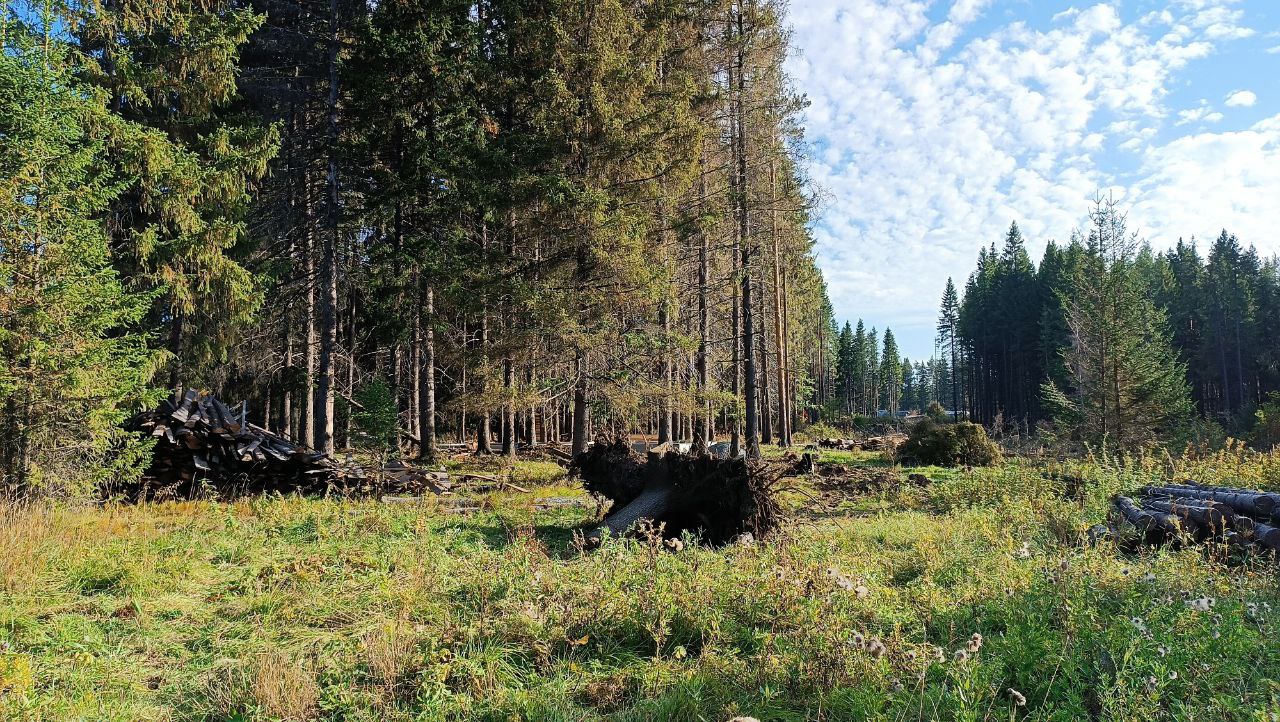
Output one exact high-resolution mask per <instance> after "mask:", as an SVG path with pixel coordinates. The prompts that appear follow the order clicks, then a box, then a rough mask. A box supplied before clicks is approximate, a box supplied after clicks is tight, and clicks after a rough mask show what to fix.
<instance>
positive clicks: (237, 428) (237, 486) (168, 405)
mask: <svg viewBox="0 0 1280 722" xmlns="http://www.w3.org/2000/svg"><path fill="white" fill-rule="evenodd" d="M126 428H128V429H129V430H131V431H136V432H138V433H141V434H146V435H147V436H150V437H152V438H154V439H155V440H156V444H155V448H154V450H153V453H152V458H151V464H150V465H149V466H148V467H147V469H146V470H145V471H144V472H143V474H142V477H141V478H140V479H139V480H138V481H137V482H134V483H131V484H127V485H115V486H113V487H111V488H107V489H104V490H103V491H104V495H105V496H108V497H111V498H117V499H123V500H127V501H150V500H169V499H197V498H218V499H234V498H239V497H242V496H247V495H254V494H263V493H271V492H279V493H282V494H291V493H298V494H303V495H317V494H330V493H338V494H344V495H362V496H363V495H373V494H380V493H398V494H420V493H423V492H432V493H436V494H439V493H443V492H445V491H447V490H448V489H449V476H448V474H446V473H444V472H442V471H432V470H428V469H416V468H413V467H411V466H409V465H408V464H405V463H404V462H401V461H398V460H393V461H390V462H387V464H386V465H385V466H383V467H382V468H377V467H375V468H373V469H366V468H364V467H362V466H360V465H358V464H356V463H355V462H354V461H353V460H351V459H350V458H348V459H347V460H345V461H339V460H337V459H334V458H333V457H331V456H329V455H327V454H323V453H320V452H318V451H315V450H313V449H310V448H307V447H306V446H304V445H302V444H298V443H296V442H294V441H290V440H289V439H286V438H285V437H283V436H280V435H279V434H274V433H272V432H270V431H268V430H266V429H264V428H262V427H260V426H257V425H255V424H252V423H248V422H247V421H246V419H245V417H244V414H243V413H238V412H236V411H234V410H232V409H231V408H230V407H228V406H227V405H226V404H224V403H223V402H222V401H221V400H219V399H218V398H217V397H216V396H213V395H202V394H200V393H198V392H197V391H194V390H191V391H187V392H186V394H184V395H183V396H181V397H177V396H176V395H175V397H174V398H173V399H169V400H166V401H164V402H162V403H161V404H160V406H159V407H157V408H156V409H154V410H152V411H145V412H143V413H141V414H138V415H137V416H135V417H133V418H132V419H131V420H130V421H129V422H128V424H127V425H126Z"/></svg>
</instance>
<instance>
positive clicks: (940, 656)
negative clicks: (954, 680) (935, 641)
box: [933, 647, 947, 664]
mask: <svg viewBox="0 0 1280 722" xmlns="http://www.w3.org/2000/svg"><path fill="white" fill-rule="evenodd" d="M933 661H935V662H937V663H938V664H942V663H943V662H945V661H947V653H946V652H943V651H942V647H934V648H933Z"/></svg>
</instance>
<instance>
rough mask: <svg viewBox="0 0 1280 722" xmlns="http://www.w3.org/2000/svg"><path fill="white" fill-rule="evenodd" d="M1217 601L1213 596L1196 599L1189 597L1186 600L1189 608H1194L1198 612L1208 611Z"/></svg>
mask: <svg viewBox="0 0 1280 722" xmlns="http://www.w3.org/2000/svg"><path fill="white" fill-rule="evenodd" d="M1216 603H1217V602H1216V601H1215V600H1214V598H1213V597H1199V598H1196V599H1188V600H1187V602H1186V604H1187V608H1188V609H1192V610H1194V611H1197V612H1207V611H1209V610H1210V609H1213V605H1214V604H1216Z"/></svg>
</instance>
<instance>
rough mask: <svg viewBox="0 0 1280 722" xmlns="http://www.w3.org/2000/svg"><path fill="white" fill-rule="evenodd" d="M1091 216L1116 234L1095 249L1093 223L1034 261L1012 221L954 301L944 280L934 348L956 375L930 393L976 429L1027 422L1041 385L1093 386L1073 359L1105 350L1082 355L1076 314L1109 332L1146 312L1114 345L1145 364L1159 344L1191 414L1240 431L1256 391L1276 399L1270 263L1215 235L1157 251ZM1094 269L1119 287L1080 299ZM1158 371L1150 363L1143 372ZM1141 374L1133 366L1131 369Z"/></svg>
mask: <svg viewBox="0 0 1280 722" xmlns="http://www.w3.org/2000/svg"><path fill="white" fill-rule="evenodd" d="M1100 212H1101V213H1102V214H1103V215H1107V214H1110V216H1111V218H1110V219H1109V220H1105V222H1104V223H1103V224H1102V225H1104V226H1105V225H1106V224H1114V223H1116V222H1118V223H1119V227H1118V235H1113V237H1111V238H1109V239H1106V238H1104V240H1105V241H1107V243H1103V244H1100V243H1099V240H1098V239H1099V235H1098V232H1097V227H1098V225H1099V224H1098V223H1095V228H1094V229H1091V230H1090V231H1089V232H1088V233H1087V234H1082V233H1076V234H1073V236H1072V238H1071V240H1070V241H1069V242H1068V243H1066V244H1059V243H1054V242H1050V243H1049V244H1048V246H1047V248H1046V249H1045V253H1044V257H1043V258H1042V259H1041V261H1040V264H1039V265H1038V266H1037V265H1036V264H1034V263H1033V262H1032V261H1031V259H1030V257H1029V256H1028V254H1027V250H1026V246H1025V241H1024V238H1023V236H1022V233H1021V232H1020V231H1019V229H1018V226H1017V224H1016V223H1015V224H1013V225H1012V226H1011V227H1010V228H1009V232H1008V233H1007V234H1006V236H1005V239H1004V242H1003V244H1002V245H1000V246H997V245H996V244H992V245H991V246H990V247H989V248H984V249H983V250H982V251H981V252H980V253H979V255H978V268H977V270H976V271H974V272H973V274H972V275H970V277H969V279H968V281H967V282H966V284H965V287H964V292H963V295H962V296H960V295H958V294H957V292H956V288H955V286H954V285H953V284H952V283H951V281H950V280H948V282H947V287H946V291H945V293H944V297H943V302H942V311H941V316H940V320H939V325H938V331H939V336H938V339H939V345H940V348H941V350H942V353H941V356H942V357H943V358H944V359H946V360H947V361H948V362H951V363H953V364H954V367H955V368H956V369H957V373H956V375H955V378H956V381H957V383H956V384H954V386H952V387H950V388H948V389H946V390H945V391H943V392H942V393H941V394H940V396H941V397H942V398H943V399H944V400H946V401H947V405H948V406H950V405H952V403H954V404H955V405H957V406H958V407H959V408H960V409H962V410H964V411H966V412H967V413H968V414H970V415H971V416H972V417H973V418H974V419H975V420H978V421H981V422H983V423H988V424H990V423H994V422H997V421H1003V422H1004V423H1017V424H1023V425H1026V426H1031V425H1034V424H1035V423H1036V422H1039V421H1041V420H1045V419H1049V418H1052V417H1054V416H1055V408H1054V403H1053V399H1052V396H1053V394H1052V393H1050V391H1051V390H1052V389H1058V390H1069V389H1073V388H1076V389H1078V388H1079V387H1080V386H1081V383H1082V382H1088V383H1098V384H1102V383H1105V379H1088V378H1083V377H1084V376H1087V375H1088V374H1087V369H1083V368H1082V367H1081V366H1080V361H1081V359H1083V358H1085V357H1086V356H1087V355H1088V354H1090V353H1092V354H1094V356H1098V355H1100V354H1106V353H1108V349H1107V348H1106V347H1105V344H1099V345H1100V346H1102V347H1101V348H1092V347H1090V343H1091V342H1092V341H1093V340H1094V339H1091V338H1089V337H1088V334H1086V333H1083V332H1082V329H1081V328H1080V324H1079V321H1080V319H1082V318H1083V317H1084V316H1085V315H1086V314H1088V313H1091V312H1096V313H1097V314H1098V315H1097V318H1096V324H1095V325H1098V324H1113V325H1116V326H1117V327H1118V325H1119V324H1122V323H1126V322H1129V321H1132V320H1133V319H1134V318H1135V317H1138V316H1143V315H1144V314H1145V316H1144V317H1143V318H1141V319H1138V320H1137V321H1134V324H1133V325H1132V327H1131V329H1130V330H1132V329H1137V330H1136V331H1134V332H1133V337H1132V338H1130V337H1129V336H1126V335H1125V334H1124V333H1119V332H1118V335H1117V336H1116V339H1115V344H1114V347H1115V348H1123V344H1130V343H1131V344H1132V346H1133V348H1134V352H1135V353H1150V354H1154V355H1156V356H1160V355H1161V354H1163V353H1164V350H1165V349H1166V348H1167V349H1168V350H1169V353H1168V356H1169V360H1170V361H1171V362H1172V363H1173V364H1174V367H1176V368H1177V370H1178V372H1179V375H1181V376H1182V377H1183V378H1184V379H1185V388H1186V391H1187V393H1188V394H1189V397H1190V399H1191V400H1192V401H1193V402H1194V408H1195V410H1196V411H1198V412H1199V414H1200V415H1202V416H1204V417H1208V418H1212V419H1215V420H1217V421H1220V422H1221V423H1223V424H1224V425H1225V426H1226V427H1227V428H1228V429H1240V428H1243V427H1245V426H1247V425H1248V424H1250V423H1251V422H1252V420H1253V413H1254V410H1255V409H1257V408H1258V407H1259V406H1260V405H1261V404H1263V403H1264V402H1265V401H1266V400H1267V398H1268V395H1269V394H1273V393H1276V392H1280V267H1278V266H1277V261H1276V259H1275V258H1274V257H1273V258H1261V257H1260V256H1259V254H1258V252H1257V251H1256V250H1255V249H1254V248H1253V247H1252V246H1248V247H1246V246H1244V245H1243V244H1242V243H1241V241H1240V240H1239V239H1238V238H1236V237H1235V236H1234V235H1232V234H1230V233H1228V232H1227V231H1225V230H1224V231H1223V232H1222V233H1221V235H1219V236H1218V238H1217V239H1216V240H1214V241H1213V242H1212V243H1210V244H1208V246H1207V248H1204V249H1203V250H1202V249H1201V248H1199V247H1198V246H1197V243H1196V241H1195V240H1194V239H1193V240H1191V241H1183V240H1179V241H1178V243H1177V244H1176V246H1175V247H1174V248H1173V249H1171V250H1168V251H1161V252H1157V251H1154V250H1153V249H1152V248H1151V247H1150V246H1148V245H1146V244H1145V243H1140V242H1138V241H1136V240H1135V239H1133V238H1132V236H1125V234H1124V230H1123V218H1122V217H1119V216H1117V215H1116V213H1117V212H1116V211H1115V209H1114V206H1109V205H1108V206H1101V207H1100ZM1111 230H1113V231H1114V230H1116V228H1115V227H1114V226H1113V227H1112V228H1111ZM1103 236H1104V237H1105V236H1106V233H1105V232H1104V233H1103ZM1108 244H1109V245H1108ZM1119 246H1123V249H1122V250H1120V251H1116V250H1115V249H1116V248H1117V247H1119ZM1206 252H1207V253H1206ZM1103 268H1105V269H1106V270H1108V271H1114V272H1115V273H1117V274H1120V273H1122V274H1123V276H1124V278H1123V280H1122V282H1120V283H1121V285H1120V286H1117V287H1116V288H1118V289H1120V290H1114V289H1113V290H1112V291H1110V292H1107V289H1099V290H1101V291H1104V292H1103V293H1102V294H1101V295H1099V296H1098V297H1097V299H1093V298H1091V297H1090V296H1089V294H1088V293H1087V292H1088V291H1090V290H1092V289H1090V288H1089V286H1090V284H1091V278H1092V277H1093V276H1096V275H1098V273H1099V269H1103ZM1127 291H1132V292H1134V294H1135V295H1134V297H1133V298H1134V302H1133V303H1131V304H1128V305H1127V306H1126V305H1123V304H1121V305H1116V306H1115V307H1114V308H1102V309H1101V310H1099V309H1097V308H1093V307H1095V306H1106V305H1107V304H1109V303H1112V302H1113V301H1115V299H1114V298H1113V297H1114V296H1116V295H1118V294H1122V293H1123V292H1127ZM1148 304H1149V306H1150V308H1149V309H1148V308H1147V305H1148ZM1073 313H1074V321H1075V322H1073ZM1108 314H1109V315H1108ZM1161 363H1164V361H1163V359H1156V360H1150V359H1148V361H1147V363H1146V365H1147V366H1149V367H1155V366H1159V365H1160V364H1161ZM1141 366H1142V364H1139V363H1137V362H1135V366H1134V368H1135V369H1140V368H1141ZM1111 376H1112V377H1113V378H1112V385H1113V386H1115V387H1116V388H1119V391H1120V393H1119V396H1118V397H1117V400H1116V402H1115V403H1118V404H1120V405H1123V404H1124V403H1125V402H1126V400H1127V399H1129V398H1130V397H1131V396H1133V394H1127V393H1126V391H1125V390H1124V389H1123V388H1120V387H1119V384H1120V380H1119V379H1117V378H1115V377H1116V374H1115V373H1114V372H1112V373H1111ZM1166 382H1167V380H1166ZM1166 382H1162V383H1166ZM1168 383H1171V382H1168ZM1134 393H1135V394H1136V393H1139V392H1134ZM1179 393H1180V392H1179ZM1179 393H1175V394H1174V395H1175V396H1177V395H1179ZM952 398H953V399H954V401H953V402H952V401H951V400H950V399H952ZM1170 403H1173V404H1174V405H1176V404H1177V402H1176V401H1171V402H1170Z"/></svg>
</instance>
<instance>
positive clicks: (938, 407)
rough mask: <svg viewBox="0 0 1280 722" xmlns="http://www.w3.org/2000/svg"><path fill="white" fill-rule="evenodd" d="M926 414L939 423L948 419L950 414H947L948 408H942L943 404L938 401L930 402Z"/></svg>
mask: <svg viewBox="0 0 1280 722" xmlns="http://www.w3.org/2000/svg"><path fill="white" fill-rule="evenodd" d="M924 415H925V416H928V417H929V418H930V419H932V420H934V421H936V422H938V423H939V424H941V423H943V422H944V421H947V420H948V417H949V414H947V410H946V409H944V408H942V404H940V403H938V402H937V401H930V402H929V408H927V409H925V411H924Z"/></svg>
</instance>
